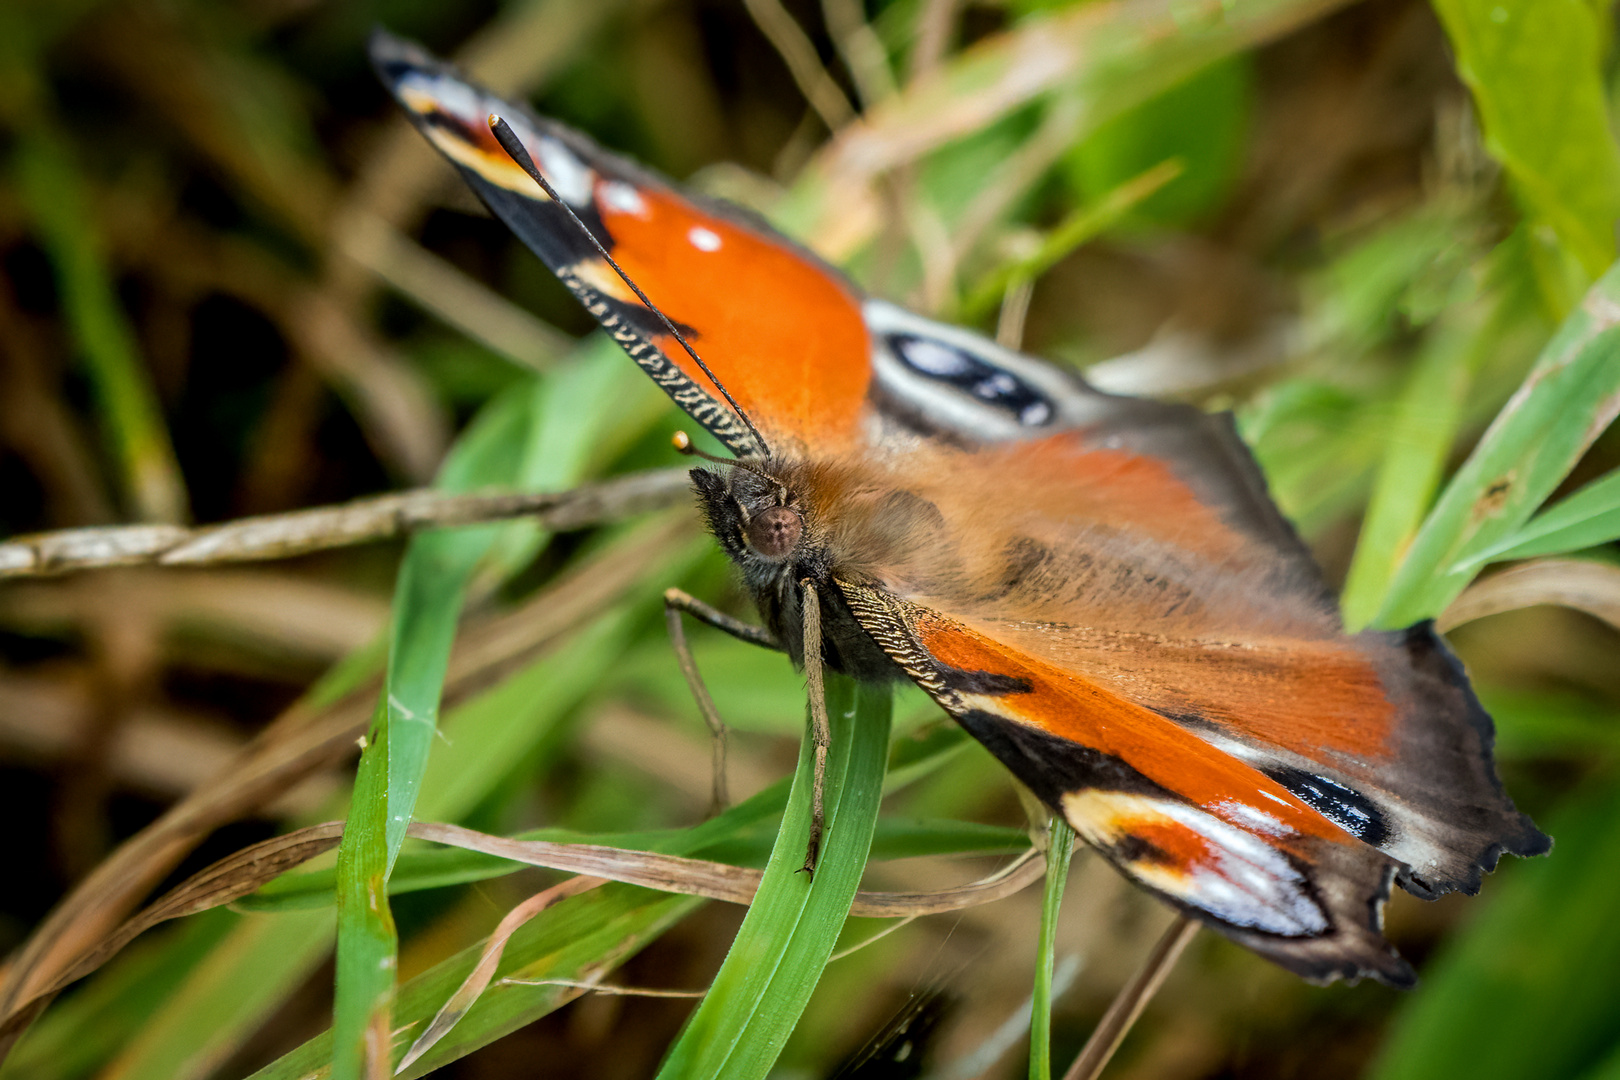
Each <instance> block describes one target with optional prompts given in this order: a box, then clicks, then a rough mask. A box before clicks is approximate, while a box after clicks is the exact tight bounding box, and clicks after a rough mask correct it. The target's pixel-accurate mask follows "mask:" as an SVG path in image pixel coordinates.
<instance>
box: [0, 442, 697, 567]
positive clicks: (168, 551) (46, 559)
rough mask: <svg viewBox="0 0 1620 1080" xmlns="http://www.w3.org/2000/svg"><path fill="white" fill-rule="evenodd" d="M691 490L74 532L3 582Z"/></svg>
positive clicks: (568, 517) (364, 508) (585, 519)
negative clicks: (196, 527)
mask: <svg viewBox="0 0 1620 1080" xmlns="http://www.w3.org/2000/svg"><path fill="white" fill-rule="evenodd" d="M688 486H689V481H688V480H687V477H686V472H685V471H684V470H682V469H659V470H656V471H650V472H641V473H632V474H630V475H628V476H623V477H617V478H615V479H613V480H606V481H603V482H602V483H599V484H586V485H583V486H581V487H577V488H573V489H571V490H569V491H559V492H541V493H513V492H478V493H474V494H470V495H452V494H447V493H445V492H441V491H431V490H419V491H405V492H400V493H398V494H395V495H382V496H378V497H376V498H370V499H356V500H354V501H353V502H348V503H341V504H339V505H337V506H322V507H317V508H314V509H310V510H295V511H293V512H292V513H289V514H269V515H265V516H263V517H250V518H241V519H239V520H237V521H229V522H226V523H224V524H222V525H209V526H204V527H202V528H198V529H187V528H182V527H180V526H174V525H124V526H109V527H106V528H93V529H65V530H63V531H61V532H52V533H38V534H36V535H34V536H22V537H17V538H15V539H13V540H10V541H7V542H5V543H0V580H5V579H8V578H28V577H43V576H46V575H50V574H63V573H68V572H70V571H75V570H92V569H104V568H106V567H112V566H137V565H147V564H152V565H157V566H210V565H216V564H219V563H233V562H253V561H260V560H266V559H287V558H291V557H293V556H295V555H307V554H309V553H310V552H313V551H324V550H327V549H329V548H335V547H347V546H350V545H353V544H364V543H370V542H372V541H376V540H387V539H390V538H392V537H396V536H400V535H403V534H405V533H409V532H416V531H418V530H420V529H442V528H447V527H450V526H455V525H477V524H483V523H486V522H493V521H505V520H507V519H510V518H516V517H527V516H529V515H534V516H535V517H537V518H538V519H539V521H540V523H541V525H543V526H544V527H546V528H547V529H551V530H553V531H556V532H562V531H566V530H568V529H573V528H579V527H581V526H582V525H589V524H594V523H596V522H600V521H602V520H604V519H608V518H616V517H626V516H629V515H631V514H636V513H640V512H642V511H645V510H653V509H657V508H660V507H664V506H669V505H672V504H674V503H676V502H678V501H679V500H680V499H681V497H682V496H683V495H684V493H685V492H686V490H687V487H688Z"/></svg>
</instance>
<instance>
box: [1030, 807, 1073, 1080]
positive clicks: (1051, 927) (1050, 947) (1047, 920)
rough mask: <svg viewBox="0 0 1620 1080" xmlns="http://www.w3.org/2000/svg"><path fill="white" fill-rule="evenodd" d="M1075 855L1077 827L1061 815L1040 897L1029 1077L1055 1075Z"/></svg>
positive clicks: (1049, 843) (1056, 821)
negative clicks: (1062, 924)
mask: <svg viewBox="0 0 1620 1080" xmlns="http://www.w3.org/2000/svg"><path fill="white" fill-rule="evenodd" d="M1073 857H1074V830H1073V829H1071V828H1069V823H1068V822H1067V821H1064V820H1063V819H1062V818H1053V819H1052V831H1051V833H1050V835H1049V836H1048V838H1047V849H1046V886H1045V890H1044V892H1043V893H1042V896H1041V934H1040V938H1039V941H1038V944H1037V951H1036V953H1035V991H1034V993H1033V994H1032V995H1031V997H1030V1014H1029V1080H1050V1077H1051V1075H1052V971H1053V968H1054V966H1055V965H1056V963H1057V921H1058V912H1059V910H1060V909H1061V908H1062V906H1063V887H1064V886H1065V885H1067V884H1068V881H1069V861H1070V860H1071V859H1072V858H1073Z"/></svg>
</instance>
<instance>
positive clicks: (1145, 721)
mask: <svg viewBox="0 0 1620 1080" xmlns="http://www.w3.org/2000/svg"><path fill="white" fill-rule="evenodd" d="M839 585H840V591H841V592H842V594H843V597H844V599H845V600H846V602H847V603H848V604H849V606H850V609H851V610H852V611H853V612H854V614H855V616H856V617H857V618H858V619H860V621H861V623H862V625H864V626H865V627H866V628H867V629H868V630H869V631H870V632H871V633H872V635H873V637H874V638H875V639H876V640H877V641H878V643H879V644H880V645H881V646H882V647H883V648H884V649H885V650H886V651H888V652H889V654H890V655H891V656H892V657H894V659H895V660H896V662H897V663H899V664H900V665H901V667H902V668H903V669H904V670H905V671H906V673H907V674H908V675H910V676H911V677H912V678H913V679H915V680H916V681H917V683H918V684H919V685H920V686H921V687H922V688H923V689H924V690H926V691H927V692H928V693H929V695H930V696H932V697H933V698H934V699H935V700H936V701H938V702H939V703H940V705H942V706H943V707H944V708H945V709H946V711H947V712H949V713H950V714H951V715H952V716H954V717H955V718H956V719H957V721H958V722H960V723H961V724H962V725H963V726H964V727H965V728H967V729H968V731H969V732H970V733H971V734H973V735H974V736H975V737H976V738H977V739H979V741H981V742H982V743H984V744H985V746H986V747H987V748H988V749H989V750H990V751H991V752H992V753H994V754H995V755H996V757H997V758H999V759H1000V760H1001V761H1002V763H1003V764H1005V765H1006V766H1007V767H1008V768H1009V769H1011V770H1012V772H1013V774H1014V775H1016V776H1017V777H1018V778H1019V779H1021V780H1022V781H1024V783H1025V784H1026V785H1028V786H1029V787H1030V789H1031V790H1032V791H1034V792H1035V793H1036V795H1038V796H1039V797H1040V798H1041V799H1042V800H1043V801H1044V802H1046V803H1047V804H1048V805H1050V806H1052V807H1053V808H1054V809H1056V810H1057V811H1058V812H1060V813H1062V814H1063V815H1064V817H1065V818H1066V819H1067V820H1068V821H1069V823H1070V824H1071V825H1072V826H1073V827H1074V829H1075V831H1076V832H1077V833H1078V834H1079V835H1080V836H1081V837H1082V838H1084V839H1085V840H1086V841H1087V842H1088V843H1090V844H1091V845H1092V846H1093V847H1094V848H1096V849H1097V850H1098V851H1100V852H1101V853H1102V854H1103V855H1104V856H1105V857H1106V858H1108V859H1109V860H1110V861H1111V862H1113V863H1114V864H1115V865H1116V866H1117V867H1119V869H1120V870H1122V871H1123V872H1124V873H1125V874H1126V875H1127V876H1129V877H1130V878H1132V879H1133V880H1134V881H1136V882H1137V883H1138V884H1140V885H1142V886H1144V887H1146V888H1148V889H1150V890H1152V891H1153V892H1155V893H1157V894H1159V895H1160V896H1162V897H1164V898H1165V899H1167V900H1169V901H1171V902H1172V903H1174V904H1176V905H1177V906H1178V907H1181V908H1183V909H1185V910H1188V911H1189V912H1191V913H1193V914H1196V915H1197V916H1198V917H1199V918H1202V919H1203V920H1205V921H1206V922H1209V923H1211V924H1213V925H1216V926H1218V927H1219V928H1220V929H1221V930H1222V931H1223V932H1225V933H1227V934H1228V935H1230V936H1232V937H1234V938H1237V939H1238V940H1240V941H1242V942H1243V943H1244V944H1246V945H1248V946H1249V947H1251V948H1254V949H1256V950H1257V951H1259V952H1262V953H1264V954H1266V955H1268V956H1270V957H1272V958H1273V959H1275V960H1277V961H1278V962H1279V963H1281V964H1283V966H1285V967H1288V968H1290V969H1291V970H1293V971H1296V972H1298V973H1299V974H1301V975H1304V976H1306V977H1307V978H1312V979H1317V980H1325V979H1330V978H1334V977H1348V978H1356V977H1359V976H1362V975H1376V976H1378V977H1379V978H1380V979H1383V980H1384V981H1386V982H1390V983H1393V984H1396V985H1407V984H1409V983H1410V982H1411V981H1412V972H1411V969H1410V968H1409V967H1408V966H1407V965H1406V964H1405V962H1404V961H1402V960H1401V959H1400V958H1399V957H1398V956H1396V955H1395V953H1394V951H1393V950H1392V949H1390V947H1389V946H1388V944H1387V943H1386V942H1384V940H1383V938H1382V936H1381V934H1380V932H1379V931H1380V926H1381V920H1380V912H1381V908H1382V905H1383V902H1384V900H1385V899H1386V898H1387V897H1388V894H1389V883H1390V879H1391V878H1392V877H1393V876H1394V874H1395V871H1396V869H1397V864H1396V863H1395V861H1394V860H1392V859H1390V858H1388V857H1387V856H1385V855H1383V854H1381V853H1379V852H1378V851H1376V850H1375V849H1373V848H1371V847H1368V846H1367V845H1365V844H1362V843H1359V842H1358V841H1357V840H1356V839H1355V838H1354V837H1352V836H1349V835H1347V834H1346V833H1345V832H1344V831H1343V830H1341V829H1339V828H1337V827H1336V826H1334V825H1333V824H1332V823H1331V822H1329V821H1327V820H1326V819H1324V818H1323V817H1322V816H1321V815H1320V814H1319V813H1317V812H1316V811H1315V810H1313V809H1312V808H1311V807H1310V806H1308V805H1307V804H1305V803H1304V802H1303V801H1302V800H1301V799H1299V798H1298V797H1297V796H1295V795H1294V794H1293V793H1291V792H1290V791H1288V790H1287V789H1286V788H1284V787H1283V786H1282V785H1280V784H1278V783H1276V782H1275V781H1273V780H1272V779H1271V778H1269V777H1267V776H1266V775H1265V774H1263V773H1262V772H1260V771H1258V770H1256V769H1254V768H1253V767H1252V766H1250V765H1248V764H1246V763H1244V762H1242V761H1240V760H1238V759H1236V758H1233V757H1231V756H1230V755H1227V754H1225V753H1223V752H1222V751H1220V750H1218V749H1216V748H1214V747H1212V746H1210V745H1209V744H1208V743H1206V742H1205V741H1204V740H1202V739H1200V738H1198V737H1197V736H1196V735H1194V734H1193V733H1191V732H1189V731H1186V730H1185V729H1183V728H1181V727H1180V726H1178V725H1177V724H1175V723H1174V722H1173V721H1170V720H1167V719H1166V718H1164V717H1162V716H1160V715H1158V714H1157V713H1154V712H1152V711H1151V710H1148V709H1143V708H1141V707H1140V706H1136V705H1133V704H1132V703H1130V702H1129V701H1127V700H1125V699H1123V698H1121V697H1119V696H1118V695H1116V694H1113V693H1110V692H1109V691H1108V690H1107V689H1106V688H1104V687H1100V686H1097V685H1095V684H1092V683H1089V682H1087V681H1085V680H1084V679H1080V678H1076V677H1075V676H1073V675H1072V674H1070V673H1067V672H1063V671H1061V670H1059V669H1056V668H1053V667H1051V666H1049V665H1045V664H1042V663H1039V662H1037V661H1032V660H1031V659H1030V658H1029V657H1027V656H1024V655H1020V654H1018V653H1015V652H1013V651H1011V650H1009V649H1006V648H1005V647H1004V646H1002V645H1000V644H999V643H997V642H995V641H994V640H992V639H990V638H987V637H985V636H984V635H981V634H978V633H976V632H975V631H974V630H972V629H971V628H970V627H967V626H965V625H963V624H961V623H958V622H956V621H955V620H953V619H951V618H949V617H947V616H944V615H941V614H940V613H938V612H934V611H930V610H927V609H925V608H921V607H919V606H917V605H915V604H911V603H908V602H907V601H905V600H902V599H900V598H898V597H895V596H893V595H890V594H886V593H884V592H882V591H881V590H877V589H873V588H870V587H865V586H861V585H856V584H852V583H848V582H840V583H839Z"/></svg>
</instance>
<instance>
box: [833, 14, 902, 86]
mask: <svg viewBox="0 0 1620 1080" xmlns="http://www.w3.org/2000/svg"><path fill="white" fill-rule="evenodd" d="M821 17H822V18H823V19H824V20H826V23H827V30H828V31H829V32H830V33H831V34H832V39H833V44H835V45H837V46H838V54H839V55H840V56H842V57H843V58H844V65H845V66H846V67H847V68H849V74H850V77H851V78H853V79H854V80H855V88H856V90H858V91H859V92H860V95H861V103H862V104H863V105H865V106H866V107H867V108H871V107H872V106H873V105H876V104H877V103H878V102H880V101H883V100H884V99H885V98H888V97H890V96H892V95H893V94H894V91H895V84H894V72H893V71H891V70H890V69H889V54H888V51H887V50H886V49H884V47H883V42H882V41H881V40H879V39H878V36H877V34H876V33H875V32H874V31H873V30H872V27H871V26H870V25H869V24H868V23H867V21H866V18H865V15H864V14H863V13H862V11H861V2H860V0H821Z"/></svg>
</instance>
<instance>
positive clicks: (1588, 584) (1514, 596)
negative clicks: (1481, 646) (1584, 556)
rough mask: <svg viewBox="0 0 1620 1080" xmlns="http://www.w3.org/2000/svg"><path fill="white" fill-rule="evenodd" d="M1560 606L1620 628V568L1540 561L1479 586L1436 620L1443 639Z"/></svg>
mask: <svg viewBox="0 0 1620 1080" xmlns="http://www.w3.org/2000/svg"><path fill="white" fill-rule="evenodd" d="M1537 604H1557V605H1558V606H1560V607H1567V608H1574V609H1575V610H1576V611H1584V612H1586V613H1587V614H1588V615H1591V616H1593V617H1595V618H1599V619H1602V620H1603V621H1604V622H1606V623H1608V624H1609V625H1610V626H1613V627H1616V628H1620V567H1616V566H1610V565H1608V564H1607V563H1599V562H1587V561H1585V560H1581V559H1540V560H1537V561H1535V562H1528V563H1521V564H1520V565H1518V566H1515V567H1512V568H1511V569H1508V570H1504V571H1502V572H1501V573H1500V574H1493V575H1492V576H1490V577H1488V578H1485V579H1484V580H1482V581H1476V582H1475V583H1474V584H1472V585H1470V586H1469V587H1468V588H1467V589H1465V590H1463V593H1462V595H1460V596H1458V597H1457V599H1455V600H1453V601H1452V602H1451V606H1449V607H1448V608H1446V610H1445V611H1444V612H1443V613H1442V614H1441V615H1440V617H1439V618H1438V619H1436V620H1435V626H1436V628H1438V629H1439V630H1440V632H1441V633H1445V632H1446V631H1448V630H1452V629H1455V628H1456V627H1459V626H1461V625H1462V624H1463V623H1466V622H1473V621H1474V620H1475V619H1483V618H1485V617H1486V616H1487V615H1500V614H1501V613H1502V612H1504V611H1517V610H1518V609H1519V608H1527V607H1535V606H1536V605H1537Z"/></svg>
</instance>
